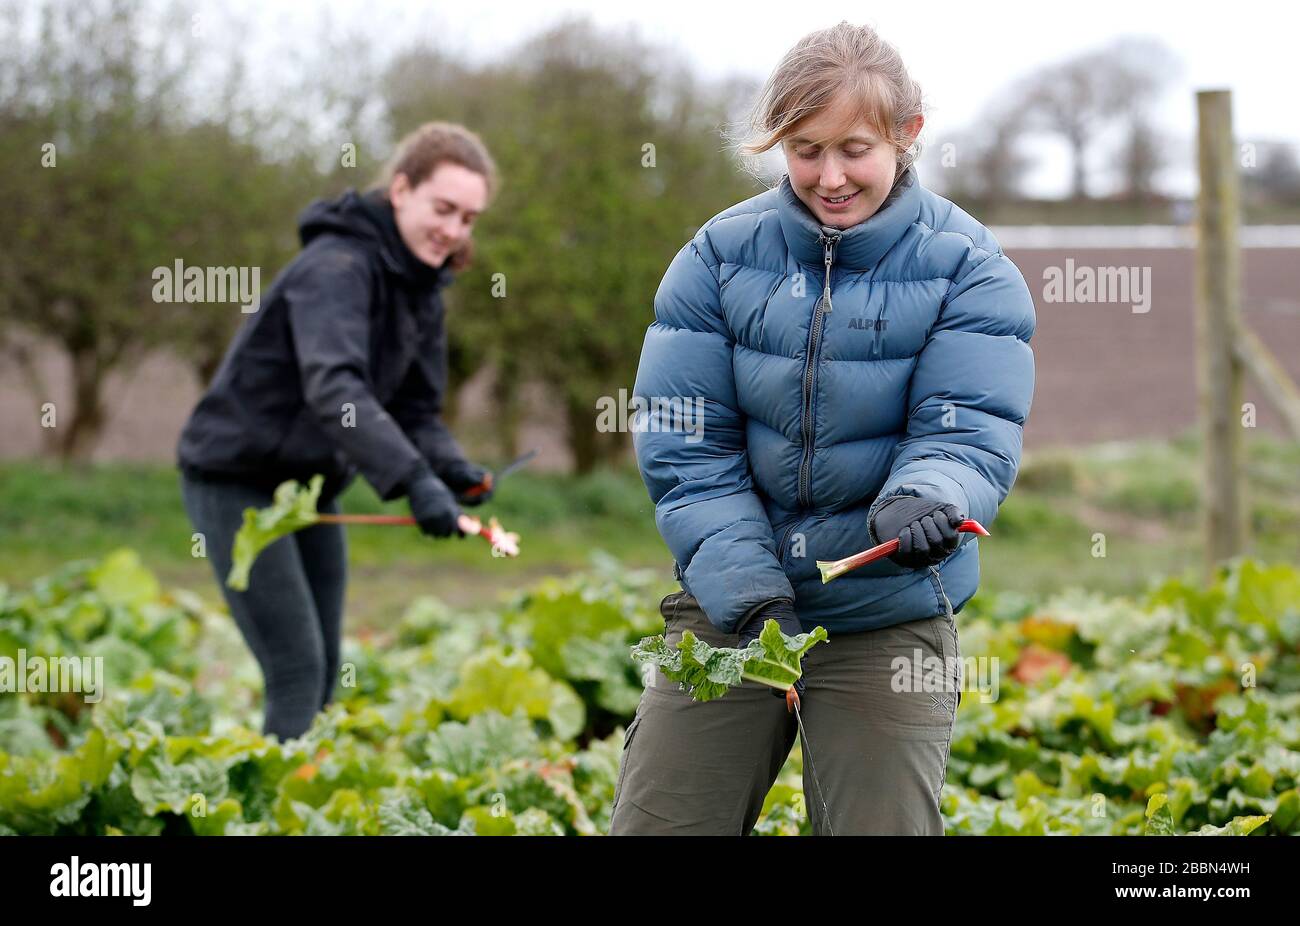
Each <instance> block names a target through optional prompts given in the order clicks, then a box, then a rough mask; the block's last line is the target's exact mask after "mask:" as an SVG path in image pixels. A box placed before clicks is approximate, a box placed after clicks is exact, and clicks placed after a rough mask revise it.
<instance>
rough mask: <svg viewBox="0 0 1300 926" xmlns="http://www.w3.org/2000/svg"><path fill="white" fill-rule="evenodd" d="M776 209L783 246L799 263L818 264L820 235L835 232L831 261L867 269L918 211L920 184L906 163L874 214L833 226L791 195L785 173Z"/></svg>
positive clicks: (820, 255)
mask: <svg viewBox="0 0 1300 926" xmlns="http://www.w3.org/2000/svg"><path fill="white" fill-rule="evenodd" d="M778 211H779V213H780V216H781V232H782V234H784V235H785V242H786V246H787V247H788V248H789V249H790V253H791V254H793V255H794V257H795V259H796V260H798V261H799V262H800V263H804V264H816V265H821V263H822V261H823V253H824V252H823V250H822V243H821V240H820V238H821V235H822V233H823V232H826V233H828V234H829V233H832V232H835V233H838V234H839V235H840V242H839V244H838V245H837V246H836V248H835V262H836V263H837V264H839V265H840V266H842V267H846V268H848V269H850V270H870V269H871V268H872V267H874V266H875V265H876V263H877V262H878V261H879V260H880V258H882V257H884V256H885V252H886V251H888V250H889V249H890V248H891V247H893V245H894V243H895V242H896V241H898V239H899V238H901V237H902V236H903V233H904V232H905V231H907V229H908V227H909V226H910V225H911V224H912V223H913V222H915V221H916V219H917V216H918V215H920V212H921V184H920V181H919V179H918V178H917V176H916V167H915V166H912V167H909V168H908V169H907V172H906V173H904V174H903V175H902V176H901V177H899V178H898V179H897V181H896V182H895V184H894V187H893V189H892V190H891V191H890V194H889V197H888V198H887V199H886V200H885V202H884V203H883V204H882V205H881V207H880V208H879V209H877V210H876V212H875V214H874V215H872V216H870V217H869V218H868V219H867V220H866V221H865V222H859V223H858V224H857V225H854V226H851V227H849V228H845V229H836V228H830V227H828V226H823V225H822V224H821V222H819V221H818V220H817V217H816V216H814V215H813V214H812V213H811V212H810V211H809V210H808V207H807V206H805V205H804V204H803V201H802V200H801V199H799V197H798V196H797V195H795V192H794V187H792V186H790V177H789V175H786V176H784V177H782V178H781V187H780V199H779V206H778Z"/></svg>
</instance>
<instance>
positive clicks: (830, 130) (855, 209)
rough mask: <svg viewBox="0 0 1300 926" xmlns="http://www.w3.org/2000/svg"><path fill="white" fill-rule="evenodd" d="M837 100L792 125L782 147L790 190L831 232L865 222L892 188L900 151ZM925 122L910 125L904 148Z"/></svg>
mask: <svg viewBox="0 0 1300 926" xmlns="http://www.w3.org/2000/svg"><path fill="white" fill-rule="evenodd" d="M855 115H856V114H855V109H854V107H853V106H852V103H851V101H850V100H849V99H848V98H847V96H845V95H844V94H841V95H840V96H838V97H836V99H835V101H834V102H833V103H832V104H831V105H830V106H828V107H826V108H825V109H823V110H822V111H821V112H817V113H814V114H813V115H811V116H809V117H807V118H806V119H804V120H802V121H800V122H798V123H796V124H795V126H794V128H793V130H792V131H791V133H790V135H789V137H787V138H785V139H783V140H782V142H781V146H782V149H783V150H784V151H785V160H786V166H787V168H788V170H789V174H790V186H791V187H793V189H794V192H795V195H796V196H798V197H799V199H800V200H801V201H802V202H803V204H804V205H805V206H807V207H808V209H809V211H810V212H812V214H813V215H814V216H816V217H817V220H818V221H819V222H821V223H822V224H823V225H828V226H830V227H832V228H849V227H851V226H853V225H857V224H858V223H859V222H865V221H866V220H867V219H869V218H871V216H873V215H875V214H876V211H877V210H878V209H879V208H880V206H881V204H882V203H884V201H885V199H886V198H887V197H888V196H889V191H890V189H891V188H892V187H893V185H894V177H895V173H896V170H897V166H898V151H897V149H896V148H895V147H894V146H893V145H892V144H890V143H889V142H888V141H886V140H885V139H883V138H881V136H880V135H879V133H877V132H876V131H875V130H874V129H873V128H871V126H870V124H869V123H868V122H867V121H866V120H865V119H862V118H860V117H857V118H856V121H855ZM923 124H924V117H923V116H916V117H915V118H914V119H913V120H912V122H911V123H910V124H909V125H908V127H907V129H908V136H907V138H906V139H905V140H906V143H907V145H909V146H910V145H911V143H912V141H913V140H915V138H916V136H917V135H918V134H920V131H921V126H922V125H923Z"/></svg>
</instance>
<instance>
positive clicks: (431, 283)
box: [298, 189, 453, 288]
mask: <svg viewBox="0 0 1300 926" xmlns="http://www.w3.org/2000/svg"><path fill="white" fill-rule="evenodd" d="M324 234H334V235H344V236H347V237H351V238H358V239H360V240H362V241H365V242H367V243H368V244H369V245H370V246H371V247H373V248H374V249H375V250H376V251H377V252H378V253H379V255H380V257H381V259H382V260H383V262H384V265H385V266H386V267H387V268H388V269H389V270H390V271H392V272H393V273H395V274H398V275H399V276H402V277H404V278H405V279H407V280H408V281H410V282H411V283H413V284H415V285H417V286H419V287H421V288H442V287H444V286H446V285H448V284H449V283H451V281H452V279H453V273H452V270H451V266H450V263H451V262H450V260H446V261H443V264H442V266H441V267H430V266H429V265H428V264H426V263H425V262H424V261H422V260H420V259H419V258H418V257H416V256H415V254H413V253H412V252H411V249H410V248H408V247H407V246H406V242H404V241H403V240H402V236H401V233H400V232H399V231H398V229H397V220H396V219H395V218H394V217H393V207H392V204H391V203H389V202H388V200H387V199H385V198H384V195H383V193H382V191H380V190H371V191H370V192H368V193H358V192H357V191H356V190H354V189H348V190H346V191H345V192H344V193H343V194H342V195H341V196H338V197H337V198H335V199H318V200H316V201H315V202H313V203H312V204H311V205H310V206H308V207H307V208H306V209H304V210H303V211H302V214H301V215H300V216H299V217H298V237H299V238H300V239H301V241H302V243H303V246H304V247H306V246H307V245H308V244H309V243H310V242H311V241H313V240H314V239H316V238H317V237H319V236H320V235H324Z"/></svg>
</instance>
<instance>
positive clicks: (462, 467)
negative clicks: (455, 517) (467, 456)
mask: <svg viewBox="0 0 1300 926" xmlns="http://www.w3.org/2000/svg"><path fill="white" fill-rule="evenodd" d="M441 475H442V481H443V482H445V483H447V487H448V488H449V489H451V490H452V491H453V492H455V493H456V501H458V502H460V503H461V504H462V505H469V506H474V505H481V504H483V503H484V502H485V501H487V500H488V499H490V498H491V497H492V493H493V491H495V490H494V489H484V490H483V491H481V492H475V493H474V494H473V495H466V494H465V493H466V492H467V491H469V490H470V489H472V488H474V487H475V486H478V485H482V484H483V480H484V479H487V478H488V477H489V476H491V475H492V473H491V472H490V471H489V470H486V469H484V468H483V467H481V466H475V465H474V464H473V463H470V462H469V461H468V460H461V461H460V462H458V463H453V464H451V465H450V466H448V467H447V468H446V469H445V470H443V471H442V474H441Z"/></svg>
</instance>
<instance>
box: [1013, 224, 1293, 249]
mask: <svg viewBox="0 0 1300 926" xmlns="http://www.w3.org/2000/svg"><path fill="white" fill-rule="evenodd" d="M989 231H991V232H992V233H993V237H995V238H997V239H998V244H1000V245H1002V247H1003V248H1004V249H1006V250H1017V251H1042V250H1055V249H1058V248H1192V247H1195V246H1196V229H1195V228H1194V227H1192V226H1190V225H990V226H989ZM1240 241H1241V246H1242V247H1243V248H1300V225H1246V226H1243V227H1242V229H1241V236H1240Z"/></svg>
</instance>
